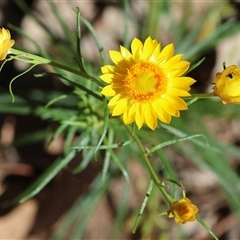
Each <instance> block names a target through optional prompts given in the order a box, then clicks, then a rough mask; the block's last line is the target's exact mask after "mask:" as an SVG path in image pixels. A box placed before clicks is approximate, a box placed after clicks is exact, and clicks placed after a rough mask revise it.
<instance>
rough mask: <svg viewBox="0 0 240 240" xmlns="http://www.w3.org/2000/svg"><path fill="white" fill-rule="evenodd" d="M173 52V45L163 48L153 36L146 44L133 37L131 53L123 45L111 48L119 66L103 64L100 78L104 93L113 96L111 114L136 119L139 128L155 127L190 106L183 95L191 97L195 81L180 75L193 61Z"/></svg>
mask: <svg viewBox="0 0 240 240" xmlns="http://www.w3.org/2000/svg"><path fill="white" fill-rule="evenodd" d="M173 53H174V46H173V44H169V45H167V46H166V47H165V48H163V49H162V50H161V47H160V43H158V42H157V41H156V40H152V39H151V37H148V38H147V39H146V41H145V42H144V43H142V42H141V41H140V40H139V39H137V38H134V39H133V41H132V43H131V52H129V51H128V50H127V49H126V48H124V47H122V46H121V47H120V51H110V57H111V59H112V61H113V62H114V64H115V65H116V66H113V65H105V66H103V67H102V68H101V70H102V73H103V75H101V76H100V78H101V79H102V80H103V81H104V82H106V83H107V84H108V85H107V86H106V87H104V88H103V89H102V91H101V93H102V94H103V95H105V96H107V97H112V98H111V100H110V101H109V103H108V107H109V108H110V109H112V116H120V115H123V122H124V123H125V124H130V123H133V122H134V121H135V122H136V124H137V126H138V128H139V129H140V128H141V127H142V126H143V124H147V126H148V127H149V128H151V129H152V130H154V129H155V128H156V127H157V119H159V120H160V121H162V122H164V123H170V121H171V117H172V116H174V117H179V116H180V112H179V110H186V109H187V104H186V103H185V101H184V100H183V99H182V98H180V97H187V96H190V94H189V92H188V91H189V90H190V85H192V84H193V83H194V82H195V80H194V79H192V78H190V77H181V76H182V75H183V74H184V73H185V72H186V71H187V70H188V68H189V65H190V64H189V62H187V61H183V60H182V57H183V55H182V54H178V55H175V56H173Z"/></svg>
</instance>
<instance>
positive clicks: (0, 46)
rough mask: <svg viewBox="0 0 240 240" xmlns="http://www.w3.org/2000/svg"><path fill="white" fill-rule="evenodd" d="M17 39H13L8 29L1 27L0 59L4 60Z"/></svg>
mask: <svg viewBox="0 0 240 240" xmlns="http://www.w3.org/2000/svg"><path fill="white" fill-rule="evenodd" d="M14 43H15V41H14V40H13V39H11V35H10V32H9V31H8V30H7V29H4V28H1V29H0V61H1V60H4V59H5V58H6V56H7V54H8V53H9V50H10V48H11V47H12V46H13V44H14Z"/></svg>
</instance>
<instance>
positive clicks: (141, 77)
mask: <svg viewBox="0 0 240 240" xmlns="http://www.w3.org/2000/svg"><path fill="white" fill-rule="evenodd" d="M167 83H168V79H167V77H166V74H165V72H164V71H163V69H162V68H161V67H160V66H159V65H157V64H155V63H152V62H144V61H142V62H138V63H136V64H134V65H133V66H132V67H130V68H129V69H128V72H127V74H126V78H125V80H124V87H125V91H126V93H127V94H128V95H129V96H130V97H131V99H133V100H135V101H137V102H140V103H146V102H151V101H153V100H155V99H156V98H157V97H159V96H160V95H161V94H163V93H164V92H165V91H166V87H167Z"/></svg>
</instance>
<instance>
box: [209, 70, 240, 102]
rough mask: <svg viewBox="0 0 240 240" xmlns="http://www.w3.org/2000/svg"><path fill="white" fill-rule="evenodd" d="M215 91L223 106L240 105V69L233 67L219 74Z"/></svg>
mask: <svg viewBox="0 0 240 240" xmlns="http://www.w3.org/2000/svg"><path fill="white" fill-rule="evenodd" d="M214 91H215V94H216V95H217V96H219V97H220V98H221V100H222V102H223V104H227V103H235V104H240V68H238V67H237V66H236V65H231V66H229V67H227V68H225V69H224V70H223V71H222V72H221V73H217V74H216V85H215V87H214Z"/></svg>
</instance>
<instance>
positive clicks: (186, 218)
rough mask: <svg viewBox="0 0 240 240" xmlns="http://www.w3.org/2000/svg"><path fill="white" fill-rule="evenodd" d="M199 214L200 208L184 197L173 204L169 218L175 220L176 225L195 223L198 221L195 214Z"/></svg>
mask: <svg viewBox="0 0 240 240" xmlns="http://www.w3.org/2000/svg"><path fill="white" fill-rule="evenodd" d="M197 212H198V207H197V206H195V205H194V204H192V203H191V201H190V200H189V199H188V198H186V197H184V198H182V199H180V200H178V201H175V202H173V203H172V204H171V207H170V210H169V211H168V217H169V218H172V217H174V218H175V223H176V224H179V223H186V222H193V221H195V219H196V216H195V214H196V213H197Z"/></svg>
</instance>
